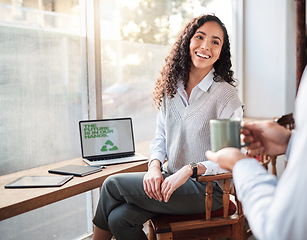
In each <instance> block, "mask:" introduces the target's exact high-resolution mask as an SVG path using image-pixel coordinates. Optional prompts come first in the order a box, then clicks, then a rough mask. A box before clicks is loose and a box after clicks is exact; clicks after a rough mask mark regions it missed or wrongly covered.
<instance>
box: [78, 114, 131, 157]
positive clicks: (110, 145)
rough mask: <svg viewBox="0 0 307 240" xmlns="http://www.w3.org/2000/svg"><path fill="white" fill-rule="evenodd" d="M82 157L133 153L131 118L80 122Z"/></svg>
mask: <svg viewBox="0 0 307 240" xmlns="http://www.w3.org/2000/svg"><path fill="white" fill-rule="evenodd" d="M79 127H80V137H81V150H82V157H83V158H88V157H98V156H109V155H110V156H111V155H114V154H115V155H116V154H121V153H123V154H125V153H134V139H133V130H132V120H131V118H118V119H102V120H89V121H80V122H79Z"/></svg>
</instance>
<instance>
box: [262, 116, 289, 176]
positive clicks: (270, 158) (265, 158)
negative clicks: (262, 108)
mask: <svg viewBox="0 0 307 240" xmlns="http://www.w3.org/2000/svg"><path fill="white" fill-rule="evenodd" d="M274 120H275V121H276V122H277V123H278V124H280V125H281V126H283V127H285V128H287V129H289V130H293V129H294V127H295V121H294V118H293V114H292V113H289V114H286V115H283V116H281V117H280V118H275V119H274ZM259 158H260V161H261V164H262V165H263V166H264V167H265V168H266V169H268V165H269V163H271V165H272V174H274V175H276V176H277V167H276V158H277V156H274V155H267V154H263V155H260V157H259Z"/></svg>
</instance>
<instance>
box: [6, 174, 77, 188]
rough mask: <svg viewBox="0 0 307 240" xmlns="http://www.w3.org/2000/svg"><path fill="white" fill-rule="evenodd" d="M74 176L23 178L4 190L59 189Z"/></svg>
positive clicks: (11, 183) (8, 185)
mask: <svg viewBox="0 0 307 240" xmlns="http://www.w3.org/2000/svg"><path fill="white" fill-rule="evenodd" d="M73 177H74V176H73V175H67V176H23V177H20V178H18V179H16V180H15V181H13V182H10V183H9V184H7V185H5V186H4V187H5V188H36V187H60V186H62V185H64V184H65V183H67V182H68V181H69V180H71V179H72V178H73Z"/></svg>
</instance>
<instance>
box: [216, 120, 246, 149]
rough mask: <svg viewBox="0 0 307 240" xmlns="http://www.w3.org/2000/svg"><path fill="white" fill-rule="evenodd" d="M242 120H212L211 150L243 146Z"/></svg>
mask: <svg viewBox="0 0 307 240" xmlns="http://www.w3.org/2000/svg"><path fill="white" fill-rule="evenodd" d="M242 128H243V127H242V126H241V121H240V120H235V119H214V120H210V139H211V150H212V151H213V152H216V151H218V150H220V149H222V148H225V147H235V148H239V149H240V148H242V147H245V146H246V145H244V144H241V138H240V134H241V129H242Z"/></svg>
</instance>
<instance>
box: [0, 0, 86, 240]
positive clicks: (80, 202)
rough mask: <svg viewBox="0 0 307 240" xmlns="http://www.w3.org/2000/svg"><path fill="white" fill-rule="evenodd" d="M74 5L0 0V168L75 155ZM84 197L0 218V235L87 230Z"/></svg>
mask: <svg viewBox="0 0 307 240" xmlns="http://www.w3.org/2000/svg"><path fill="white" fill-rule="evenodd" d="M59 2H60V3H61V4H59ZM78 8H79V4H78V1H67V0H66V1H52V0H48V1H30V0H24V1H3V0H0V109H1V115H0V139H1V141H0V152H1V156H0V175H3V174H8V173H12V172H15V171H20V170H23V169H28V168H33V167H36V166H40V165H46V164H50V163H53V162H58V161H62V160H67V159H71V158H75V157H80V156H81V153H80V143H79V132H78V121H79V120H80V119H84V118H86V117H87V109H88V107H87V87H86V83H87V71H86V60H85V59H86V47H85V36H82V35H80V20H79V19H80V17H79V14H78ZM46 174H48V173H47V172H46ZM88 202H89V201H88V200H87V195H86V194H80V195H78V196H76V197H73V198H69V199H66V200H63V201H60V202H57V203H54V204H51V205H48V206H46V207H43V208H39V209H36V210H34V211H31V212H28V213H25V214H21V215H19V216H16V217H13V218H10V219H7V220H5V221H2V222H1V224H0V232H1V238H3V239H29V240H30V239H31V240H33V239H42V238H43V239H75V238H78V237H80V236H81V235H84V234H85V233H86V232H87V231H88V230H89V229H88V216H89V214H88V213H91V209H88V208H87V206H88ZM89 221H91V219H89ZM16 229H18V231H16Z"/></svg>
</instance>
